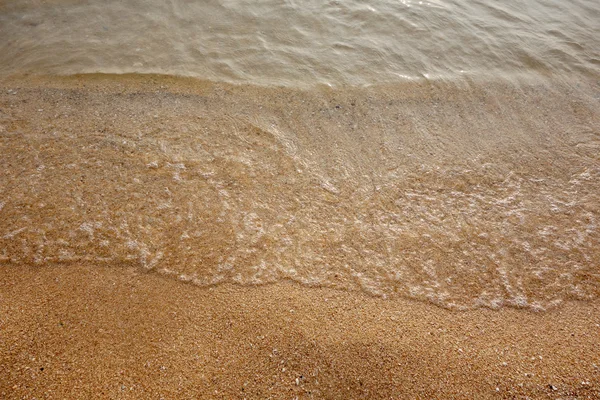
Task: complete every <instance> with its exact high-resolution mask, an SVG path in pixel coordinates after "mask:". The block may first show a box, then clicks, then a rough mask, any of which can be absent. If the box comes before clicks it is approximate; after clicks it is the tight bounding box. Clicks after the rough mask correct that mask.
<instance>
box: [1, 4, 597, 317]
mask: <svg viewBox="0 0 600 400" xmlns="http://www.w3.org/2000/svg"><path fill="white" fill-rule="evenodd" d="M599 10H600V7H598V5H597V4H595V2H593V1H587V0H579V1H577V2H574V3H569V4H566V3H559V2H554V1H537V2H528V3H527V4H526V5H524V4H520V3H518V2H503V3H502V4H499V3H496V2H473V1H471V2H467V3H466V4H460V3H454V2H448V1H435V2H427V1H423V2H410V1H401V2H392V1H382V2H377V3H376V2H373V3H366V2H359V1H351V2H329V3H320V2H312V1H310V2H302V3H295V2H291V1H287V2H282V1H281V2H275V1H268V2H244V1H221V2H191V1H190V2H186V1H170V2H158V1H157V2H153V1H144V2H142V1H134V0H128V1H120V2H109V3H102V4H100V3H99V2H88V1H75V0H73V1H66V0H63V1H59V0H56V1H50V2H43V3H40V2H37V1H18V2H13V1H4V2H2V3H0V38H1V39H0V77H1V79H0V82H1V83H0V140H1V141H0V154H2V156H0V169H1V170H2V171H3V174H2V175H0V263H2V264H5V265H12V266H19V265H39V266H60V265H69V264H73V263H88V264H91V265H99V264H108V265H114V266H115V267H122V266H134V267H136V268H141V269H144V270H149V271H154V272H157V273H160V274H163V275H166V276H169V277H171V278H174V279H179V280H181V281H184V282H190V283H193V284H196V285H198V286H202V287H206V286H211V285H216V284H221V283H236V284H242V285H258V284H266V283H274V282H278V281H281V280H291V281H294V282H297V283H299V284H303V285H306V286H326V287H333V288H338V289H340V290H362V291H364V292H366V293H369V294H371V295H375V296H381V297H386V298H393V297H395V296H404V297H410V298H414V299H418V300H424V301H430V302H433V303H435V304H438V305H441V306H444V307H448V308H453V309H470V308H474V307H482V306H483V307H491V308H499V307H502V306H513V307H524V308H529V309H534V310H543V309H548V308H551V307H553V306H556V305H558V304H560V303H561V302H563V301H565V300H573V299H577V300H593V299H596V298H597V297H598V295H599V294H600V233H599V230H598V224H599V223H600V208H599V207H600V158H599V155H600V111H599V110H600V107H599V106H600V104H599V103H600V87H599V83H598V82H599V80H598V78H599V77H600V75H599V72H600V71H599V60H600V56H599V48H600V40H599V39H598V38H600V32H599V30H600V24H598V23H597V21H600V15H599ZM82 73H83V74H87V75H81V76H76V77H67V78H59V77H57V76H70V75H73V74H82ZM94 73H103V74H108V75H96V74H94ZM124 73H133V75H124V76H120V75H111V74H124ZM150 73H153V74H162V75H145V74H150ZM171 76H190V77H193V78H194V79H190V80H186V79H181V78H173V77H171ZM232 84H234V85H232Z"/></svg>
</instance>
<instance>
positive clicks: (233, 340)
mask: <svg viewBox="0 0 600 400" xmlns="http://www.w3.org/2000/svg"><path fill="white" fill-rule="evenodd" d="M0 285H1V286H0V287H1V290H0V296H1V297H0V308H1V309H0V312H1V315H2V325H1V331H0V332H1V336H2V340H1V341H0V357H1V358H0V394H1V395H2V397H3V398H11V399H12V398H15V399H16V398H130V399H139V398H165V399H169V398H223V399H232V398H239V399H242V398H248V399H265V398H274V399H293V398H295V397H298V398H307V399H310V398H339V399H351V398H369V399H375V398H386V399H389V398H394V399H398V398H440V399H447V398H457V399H474V398H479V399H484V398H498V399H502V398H507V399H512V398H523V399H524V398H554V399H558V398H578V399H595V398H598V397H599V396H600V386H599V382H600V352H599V351H598V343H600V325H599V321H600V311H599V309H600V308H599V307H598V306H599V304H598V303H597V302H595V303H568V304H564V305H563V306H562V307H560V309H558V310H553V311H550V312H545V313H532V312H527V311H523V310H514V309H502V310H500V311H492V310H486V309H479V310H474V311H469V312H456V311H447V310H444V309H441V308H439V307H437V306H433V305H430V304H424V303H420V302H414V301H410V300H402V299H397V300H382V299H377V298H372V297H369V296H366V295H364V294H363V293H360V292H344V291H336V290H332V289H317V288H312V289H307V288H305V287H301V286H298V285H295V284H287V283H279V284H275V285H269V286H262V287H240V286H231V285H224V286H219V287H215V288H211V289H199V288H197V287H195V286H193V285H189V284H181V283H179V282H176V281H173V280H170V279H165V278H164V277H160V276H157V275H155V274H146V273H139V272H138V271H137V270H135V269H120V268H110V267H83V266H72V267H42V268H33V267H29V268H11V267H2V269H1V270H0Z"/></svg>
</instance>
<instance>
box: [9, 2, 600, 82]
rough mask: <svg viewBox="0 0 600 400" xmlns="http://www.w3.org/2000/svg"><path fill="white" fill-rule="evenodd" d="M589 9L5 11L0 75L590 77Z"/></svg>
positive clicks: (41, 6) (245, 5)
mask: <svg viewBox="0 0 600 400" xmlns="http://www.w3.org/2000/svg"><path fill="white" fill-rule="evenodd" d="M599 9H600V7H598V2H597V1H596V0H576V1H569V2H564V1H559V0H533V1H528V2H526V3H523V2H522V1H517V0H508V1H502V2H497V1H489V0H469V1H456V0H431V1H427V0H425V1H417V0H379V1H369V2H367V1H362V0H347V1H336V0H333V1H318V0H308V1H296V0H266V1H245V0H220V1H217V0H210V1H186V0H169V1H162V0H122V1H102V2H99V1H94V0H49V1H38V0H18V1H15V0H5V1H2V2H1V3H0V73H3V74H11V73H26V72H28V73H50V74H75V73H95V72H102V73H156V74H168V75H178V76H193V77H198V78H201V79H208V80H213V81H224V82H233V83H251V84H261V85H286V86H292V87H299V86H302V87H307V86H313V85H315V84H325V85H333V86H340V85H371V84H374V83H389V82H397V81H399V80H405V79H422V78H426V79H447V80H455V79H458V78H460V77H461V76H466V77H470V76H488V77H498V76H503V77H510V76H511V75H514V74H518V73H527V72H531V71H534V72H536V73H551V72H554V73H556V72H560V73H578V74H589V73H592V74H594V75H595V76H596V77H597V74H598V72H599V70H600V44H599V40H598V38H599V37H600V24H598V21H599V20H600V10H599Z"/></svg>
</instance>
